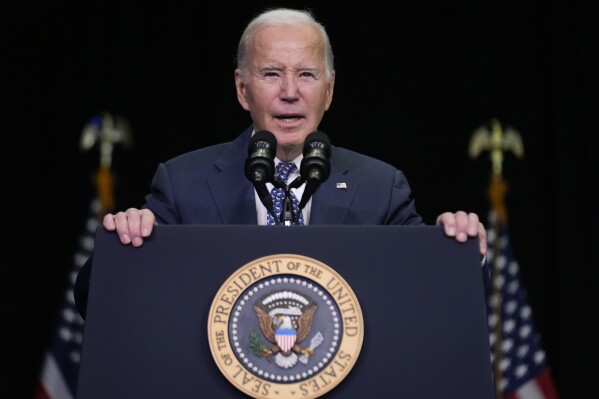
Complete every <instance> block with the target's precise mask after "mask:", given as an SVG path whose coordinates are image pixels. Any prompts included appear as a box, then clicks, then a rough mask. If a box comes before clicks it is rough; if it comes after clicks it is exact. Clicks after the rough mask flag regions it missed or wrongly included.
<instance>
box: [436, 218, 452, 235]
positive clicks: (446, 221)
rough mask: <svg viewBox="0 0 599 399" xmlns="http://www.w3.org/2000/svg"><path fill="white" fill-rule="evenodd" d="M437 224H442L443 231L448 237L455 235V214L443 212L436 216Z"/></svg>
mask: <svg viewBox="0 0 599 399" xmlns="http://www.w3.org/2000/svg"><path fill="white" fill-rule="evenodd" d="M437 225H438V226H443V231H444V232H445V234H446V235H447V236H449V237H454V236H455V229H456V224H455V216H454V214H453V213H451V212H443V213H442V214H440V215H439V216H438V217H437Z"/></svg>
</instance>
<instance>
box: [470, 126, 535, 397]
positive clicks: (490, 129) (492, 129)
mask: <svg viewBox="0 0 599 399" xmlns="http://www.w3.org/2000/svg"><path fill="white" fill-rule="evenodd" d="M483 151H489V156H490V159H491V178H490V183H489V188H488V193H487V194H488V196H489V200H490V201H491V212H490V213H489V221H490V223H491V231H492V235H490V237H492V238H493V242H492V244H491V245H490V247H491V248H492V251H493V256H492V262H493V263H492V269H491V274H492V275H491V281H492V282H494V281H496V280H495V279H496V277H497V276H498V275H500V273H501V270H500V265H499V261H498V260H499V256H498V255H499V253H500V242H499V240H500V233H499V231H500V228H501V226H502V225H503V226H507V219H508V216H507V209H506V206H505V194H506V192H507V183H506V182H505V181H504V180H503V176H502V173H503V161H504V153H505V152H507V151H511V152H512V153H513V154H514V155H516V157H518V158H522V157H523V156H524V145H523V144H522V138H521V136H520V133H518V131H516V130H515V129H513V128H511V127H507V128H506V129H505V130H504V129H503V128H502V126H501V124H500V123H499V121H498V120H497V119H491V122H490V124H489V125H483V126H480V127H478V128H477V129H476V130H475V131H474V133H473V134H472V137H471V138H470V146H469V148H468V152H469V155H470V158H473V159H475V158H477V157H478V156H479V155H480V154H481V153H482V152H483ZM492 287H493V288H492V290H493V291H492V294H491V300H490V305H491V307H492V309H493V314H492V317H493V319H494V323H495V325H494V327H493V334H494V340H493V341H492V342H491V345H492V349H493V355H494V356H493V369H494V374H495V395H496V398H497V399H503V390H502V388H501V381H502V372H501V362H502V356H501V354H502V348H501V343H502V330H501V328H502V325H503V322H502V313H501V309H502V300H503V298H502V295H501V289H500V286H499V284H492Z"/></svg>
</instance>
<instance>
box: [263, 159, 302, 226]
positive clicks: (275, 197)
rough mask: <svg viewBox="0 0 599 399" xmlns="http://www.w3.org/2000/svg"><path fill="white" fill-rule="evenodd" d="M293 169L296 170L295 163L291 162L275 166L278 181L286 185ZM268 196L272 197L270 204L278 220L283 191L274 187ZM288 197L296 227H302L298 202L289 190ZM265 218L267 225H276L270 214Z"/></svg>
mask: <svg viewBox="0 0 599 399" xmlns="http://www.w3.org/2000/svg"><path fill="white" fill-rule="evenodd" d="M295 169H297V167H296V166H295V163H293V162H280V163H279V164H278V165H277V175H278V176H279V179H280V180H281V181H282V182H284V183H285V184H287V179H288V178H289V175H290V174H291V173H293V171H294V170H295ZM270 196H271V197H272V202H273V205H274V208H275V213H276V214H277V219H279V218H280V216H281V211H282V210H283V200H284V199H285V189H283V188H277V187H275V188H273V189H272V191H271V192H270ZM289 196H290V198H291V203H292V204H293V213H294V215H295V217H296V219H297V225H303V224H304V216H303V215H302V212H301V211H300V209H299V201H298V199H297V197H296V196H295V194H294V193H293V192H292V191H291V190H290V191H289ZM266 218H267V219H266V220H267V224H268V225H275V224H276V223H275V220H274V219H273V217H272V215H271V214H270V212H268V213H267V214H266Z"/></svg>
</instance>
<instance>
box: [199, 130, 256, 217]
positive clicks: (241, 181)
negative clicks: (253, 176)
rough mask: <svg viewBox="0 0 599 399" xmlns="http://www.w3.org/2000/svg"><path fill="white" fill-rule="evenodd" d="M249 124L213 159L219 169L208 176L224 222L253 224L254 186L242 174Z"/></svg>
mask: <svg viewBox="0 0 599 399" xmlns="http://www.w3.org/2000/svg"><path fill="white" fill-rule="evenodd" d="M251 132H252V127H250V128H249V129H248V130H246V131H245V132H244V133H243V134H241V135H240V136H239V137H237V138H236V139H235V140H234V141H232V142H231V144H230V145H229V146H228V147H227V149H226V150H225V152H223V154H222V155H221V156H220V157H219V158H218V159H217V160H216V161H215V162H214V166H215V167H216V168H217V169H218V170H219V171H220V173H216V174H214V175H213V176H212V177H210V178H209V179H208V185H209V186H210V191H211V192H212V195H213V198H214V203H215V206H216V208H217V209H218V212H219V215H220V218H221V220H222V222H223V223H224V224H256V223H257V218H258V216H257V214H256V202H255V197H254V187H253V186H252V184H251V183H250V182H249V180H247V178H246V177H245V171H244V166H245V160H246V158H247V148H248V145H249V139H250V135H251Z"/></svg>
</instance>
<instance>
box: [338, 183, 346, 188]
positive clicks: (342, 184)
mask: <svg viewBox="0 0 599 399" xmlns="http://www.w3.org/2000/svg"><path fill="white" fill-rule="evenodd" d="M337 188H347V183H346V182H341V183H337Z"/></svg>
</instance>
